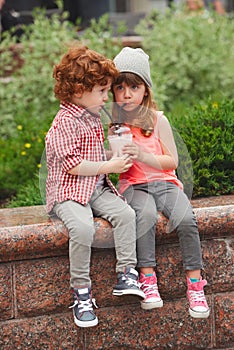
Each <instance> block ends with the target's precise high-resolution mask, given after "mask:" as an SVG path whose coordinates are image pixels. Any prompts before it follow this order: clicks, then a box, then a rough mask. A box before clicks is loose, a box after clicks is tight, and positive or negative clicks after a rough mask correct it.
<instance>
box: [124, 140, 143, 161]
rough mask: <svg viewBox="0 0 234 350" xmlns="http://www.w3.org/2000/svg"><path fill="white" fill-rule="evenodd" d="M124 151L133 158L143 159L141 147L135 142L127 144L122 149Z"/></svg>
mask: <svg viewBox="0 0 234 350" xmlns="http://www.w3.org/2000/svg"><path fill="white" fill-rule="evenodd" d="M122 153H123V154H126V155H129V156H130V158H131V159H136V160H139V161H140V160H141V149H140V147H139V146H138V145H136V144H135V143H131V144H129V145H125V146H124V147H123V149H122Z"/></svg>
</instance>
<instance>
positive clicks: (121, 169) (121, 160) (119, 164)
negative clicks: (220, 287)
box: [108, 155, 132, 174]
mask: <svg viewBox="0 0 234 350" xmlns="http://www.w3.org/2000/svg"><path fill="white" fill-rule="evenodd" d="M108 163H109V167H110V171H109V172H111V173H114V174H118V173H125V172H126V171H128V169H129V168H131V166H132V160H131V158H130V157H129V156H127V155H123V156H121V157H117V156H116V155H113V157H112V158H111V159H110V160H109V161H108Z"/></svg>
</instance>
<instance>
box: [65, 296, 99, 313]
mask: <svg viewBox="0 0 234 350" xmlns="http://www.w3.org/2000/svg"><path fill="white" fill-rule="evenodd" d="M91 301H92V302H90V300H89V299H87V300H80V301H78V300H75V302H74V304H73V305H72V306H69V309H72V308H74V307H75V306H76V305H78V304H79V305H78V309H79V311H80V312H85V311H93V306H92V304H93V305H94V306H95V307H96V308H98V306H97V304H96V299H92V300H91Z"/></svg>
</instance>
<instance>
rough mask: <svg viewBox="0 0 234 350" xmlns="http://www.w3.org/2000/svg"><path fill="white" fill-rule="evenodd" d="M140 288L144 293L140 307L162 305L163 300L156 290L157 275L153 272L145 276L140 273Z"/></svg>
mask: <svg viewBox="0 0 234 350" xmlns="http://www.w3.org/2000/svg"><path fill="white" fill-rule="evenodd" d="M139 282H140V283H141V289H142V290H143V292H144V293H145V299H144V300H143V301H141V308H142V309H144V310H150V309H154V308H156V307H162V306H163V301H162V299H161V297H160V294H159V292H158V285H157V277H156V274H155V272H154V274H153V276H149V277H146V276H145V275H144V274H143V273H141V274H140V280H139Z"/></svg>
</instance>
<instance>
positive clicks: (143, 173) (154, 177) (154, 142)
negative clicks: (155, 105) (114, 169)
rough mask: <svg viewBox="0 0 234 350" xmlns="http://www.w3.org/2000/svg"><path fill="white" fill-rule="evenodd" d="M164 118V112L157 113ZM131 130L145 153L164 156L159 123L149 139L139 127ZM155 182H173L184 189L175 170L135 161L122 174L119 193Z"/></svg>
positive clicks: (132, 127) (131, 127)
mask: <svg viewBox="0 0 234 350" xmlns="http://www.w3.org/2000/svg"><path fill="white" fill-rule="evenodd" d="M162 116H163V117H164V118H165V116H164V115H163V112H157V119H158V118H162ZM130 129H131V132H132V134H133V142H134V143H136V144H137V145H139V146H140V147H141V149H142V150H143V151H145V152H148V153H153V154H155V155H163V149H162V146H161V143H160V139H159V131H158V127H157V122H156V124H155V128H154V132H153V133H152V134H151V135H150V136H149V137H145V136H144V135H142V133H141V129H140V128H138V127H134V126H130ZM153 181H160V182H161V181H169V182H173V183H174V184H175V185H177V186H178V187H180V188H181V189H183V185H182V183H181V182H180V181H179V179H178V178H177V176H176V173H175V171H174V170H161V169H157V168H153V167H151V166H149V165H146V164H144V163H142V162H139V161H137V160H134V161H133V165H132V166H131V168H130V169H129V170H128V171H127V172H125V173H122V174H120V177H119V185H118V186H119V187H118V188H119V192H120V193H121V194H122V193H123V192H124V191H125V190H126V189H127V188H128V187H129V186H131V185H136V184H142V183H146V182H153Z"/></svg>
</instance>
